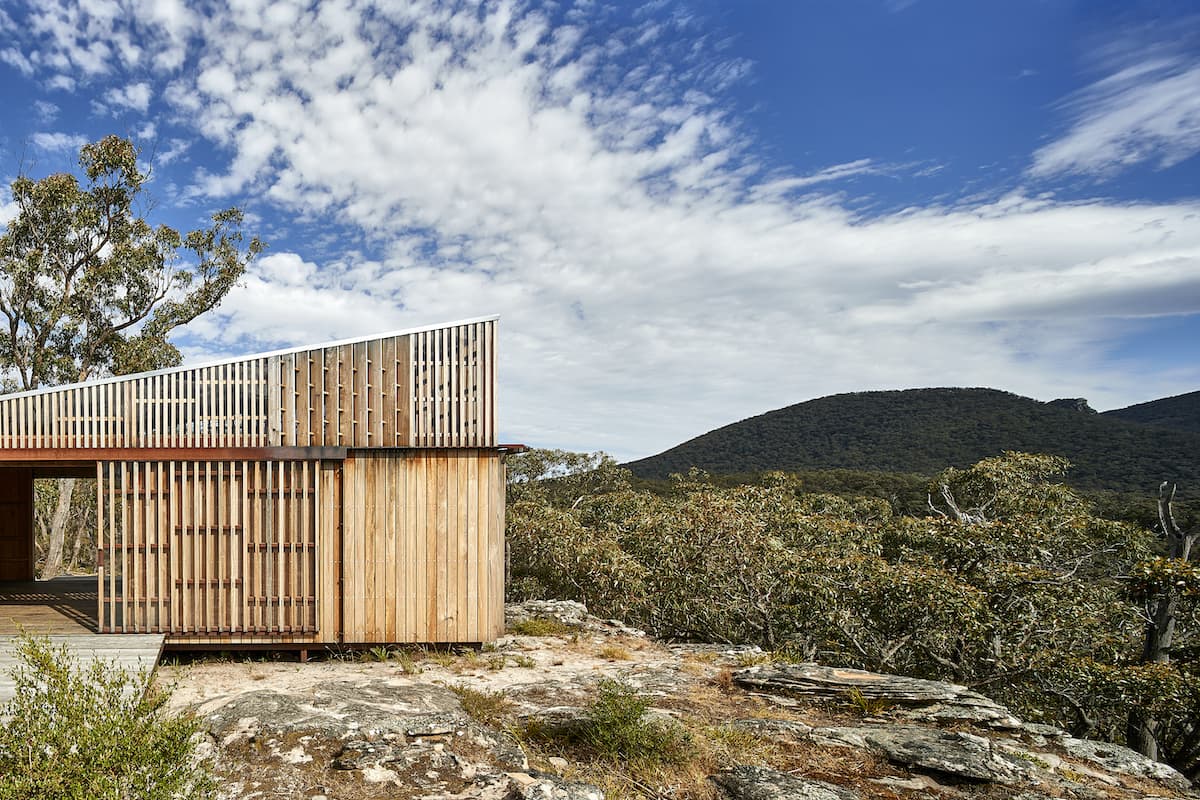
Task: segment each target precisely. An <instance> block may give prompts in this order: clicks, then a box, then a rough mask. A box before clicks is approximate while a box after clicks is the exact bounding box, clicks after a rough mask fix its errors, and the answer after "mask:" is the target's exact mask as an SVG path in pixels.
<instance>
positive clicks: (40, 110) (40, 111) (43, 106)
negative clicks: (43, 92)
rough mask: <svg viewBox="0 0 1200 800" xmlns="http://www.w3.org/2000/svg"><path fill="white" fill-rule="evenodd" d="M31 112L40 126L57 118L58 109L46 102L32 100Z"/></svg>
mask: <svg viewBox="0 0 1200 800" xmlns="http://www.w3.org/2000/svg"><path fill="white" fill-rule="evenodd" d="M33 112H34V113H35V114H36V115H37V118H38V121H39V122H41V123H42V124H46V123H50V122H53V121H54V120H55V119H56V118H57V117H58V112H59V108H58V106H56V105H55V104H54V103H51V102H48V101H46V100H34V101H33Z"/></svg>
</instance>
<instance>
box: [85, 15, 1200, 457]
mask: <svg viewBox="0 0 1200 800" xmlns="http://www.w3.org/2000/svg"><path fill="white" fill-rule="evenodd" d="M614 13H619V12H614V11H612V10H611V9H607V8H603V7H600V6H592V5H590V4H586V3H583V4H580V5H578V6H573V7H571V8H569V9H567V10H566V11H564V12H563V13H562V14H561V15H560V17H558V18H554V19H552V18H551V16H550V15H549V14H548V13H542V12H540V11H539V10H538V9H537V8H535V7H531V6H527V5H525V4H521V3H516V2H507V3H495V4H484V5H480V6H471V5H465V6H464V5H461V4H442V3H427V4H423V5H421V6H419V7H418V6H415V5H414V6H408V5H405V4H378V5H376V4H371V3H366V2H358V0H338V2H329V3H321V4H317V5H304V6H293V5H288V4H281V3H265V2H256V1H255V0H245V1H244V2H241V3H238V4H237V5H236V6H232V7H229V8H223V9H218V10H216V11H215V12H214V13H213V15H211V16H209V17H207V18H205V19H202V20H197V19H192V18H190V17H188V18H187V22H186V24H185V23H179V24H178V25H177V26H175V27H177V28H179V29H180V30H183V31H184V32H183V33H179V34H178V35H177V36H174V37H173V36H172V35H170V34H169V33H167V30H168V27H170V26H171V25H174V23H170V24H168V23H165V22H164V23H163V24H162V26H161V29H160V30H159V34H158V35H157V36H152V37H142V38H140V39H137V41H136V44H137V46H138V48H140V53H141V55H140V56H139V58H140V59H142V60H143V61H145V60H147V59H149V60H151V61H154V60H157V59H158V58H160V57H164V58H165V57H166V56H165V55H164V54H178V52H179V47H180V44H181V43H186V42H194V47H193V49H192V50H190V51H188V56H187V58H186V59H181V60H179V62H178V63H179V64H183V63H187V64H188V65H189V69H187V70H179V71H177V72H175V73H172V74H171V75H170V77H169V82H168V83H166V85H156V86H155V87H154V89H155V91H156V93H157V94H160V95H161V96H162V97H163V98H164V99H165V101H166V102H167V103H169V104H170V105H171V108H172V109H173V113H174V115H175V117H176V119H175V120H174V123H175V124H179V125H187V126H190V127H191V128H192V129H193V130H195V131H197V132H198V133H199V134H200V135H201V136H203V137H205V138H206V139H207V140H208V142H209V145H210V146H212V147H215V148H217V149H218V151H219V152H221V153H223V154H225V155H226V156H227V158H226V159H225V161H224V162H222V163H220V164H218V165H217V166H215V167H212V168H211V169H210V170H209V171H207V172H205V171H200V172H198V173H197V174H196V175H195V180H194V182H193V185H192V187H191V188H190V190H189V191H190V196H191V197H192V199H194V200H195V201H197V202H205V203H212V204H215V203H218V202H220V203H225V202H240V201H242V200H243V199H244V198H247V197H251V198H258V199H260V200H261V201H262V202H267V203H270V204H271V205H273V206H274V207H276V208H281V209H284V210H285V212H286V214H287V215H288V217H289V219H290V220H292V221H293V223H294V225H293V228H292V232H293V233H296V232H298V231H309V230H311V231H312V234H313V235H312V240H313V241H316V242H318V243H319V244H318V245H314V247H313V250H312V251H311V252H306V251H305V250H304V248H303V247H302V246H300V245H299V244H298V243H297V241H288V242H286V243H285V244H284V246H281V247H279V248H276V249H273V250H272V251H271V254H270V255H268V256H266V257H264V258H262V259H261V260H260V261H258V262H257V263H256V264H255V265H254V267H253V268H252V270H251V272H250V274H249V275H248V276H247V277H246V280H245V282H244V285H242V286H241V287H239V288H238V289H236V290H235V291H234V292H233V293H232V294H231V295H230V296H229V298H228V299H227V301H226V302H225V303H224V304H223V305H222V307H221V308H220V310H219V312H218V313H217V314H215V315H212V316H208V317H204V318H201V319H200V320H198V321H197V323H196V324H195V325H193V326H190V330H191V334H190V336H189V338H188V340H187V342H186V345H187V348H188V352H189V353H192V354H196V355H199V354H200V353H205V354H215V353H217V352H220V351H222V349H237V350H240V349H243V348H244V347H245V346H247V345H248V344H255V345H258V344H261V345H263V346H273V345H281V344H287V343H302V342H305V341H313V340H319V339H326V338H336V337H342V336H350V335H356V334H366V333H370V332H372V331H376V330H385V329H394V328H398V327H404V326H408V325H415V324H423V323H429V322H436V321H438V320H444V319H455V318H464V317H474V316H478V315H481V314H487V313H491V312H499V313H500V314H501V315H502V317H503V320H502V323H501V331H502V332H501V348H502V349H501V353H502V364H501V383H502V387H503V390H504V402H503V419H502V428H503V433H504V435H506V436H508V437H510V438H513V439H517V440H523V441H528V442H531V443H534V444H547V445H557V446H566V447H574V448H588V449H591V448H597V447H603V448H606V449H609V450H612V451H614V452H615V453H617V454H618V455H620V456H635V455H644V454H647V453H650V452H654V451H656V450H658V449H661V448H663V447H666V446H669V445H671V444H674V443H675V442H677V441H679V440H681V439H684V438H687V437H689V436H691V435H695V434H696V433H699V432H701V431H703V430H705V429H707V428H709V427H712V426H714V425H718V424H723V423H726V422H729V421H730V420H732V419H736V418H739V417H743V416H747V415H749V414H753V413H757V412H760V411H764V410H767V409H769V408H773V407H778V406H781V405H785V404H787V403H792V402H796V401H799V400H802V399H806V398H810V397H814V396H819V395H822V394H827V393H830V392H836V391H852V390H861V389H869V388H895V387H909V386H928V385H947V384H949V385H991V386H998V387H1002V388H1006V389H1010V390H1013V391H1018V392H1023V393H1027V394H1031V395H1034V396H1040V397H1053V396H1062V395H1070V396H1089V397H1090V398H1091V399H1092V401H1093V404H1095V405H1098V406H1100V407H1104V406H1105V405H1112V404H1117V403H1120V402H1125V401H1128V400H1133V399H1144V397H1145V394H1144V393H1147V392H1149V393H1153V389H1152V387H1153V386H1154V385H1155V384H1154V382H1155V381H1156V380H1162V378H1161V377H1159V376H1156V375H1154V374H1149V373H1147V374H1138V373H1137V368H1136V365H1135V366H1134V367H1133V368H1130V367H1129V366H1128V365H1121V367H1120V369H1118V368H1116V367H1113V366H1112V365H1111V364H1110V363H1109V362H1107V361H1106V360H1105V359H1104V358H1103V352H1102V350H1103V348H1104V347H1105V346H1106V345H1107V344H1108V343H1109V342H1111V341H1112V340H1113V339H1114V337H1116V336H1117V335H1118V334H1119V332H1120V330H1121V329H1122V326H1124V325H1128V324H1133V322H1132V321H1135V320H1137V319H1141V318H1144V317H1152V316H1157V315H1164V314H1178V313H1195V312H1197V311H1200V296H1198V295H1200V292H1198V288H1200V277H1196V276H1200V269H1197V267H1200V226H1197V225H1195V218H1196V215H1197V214H1200V205H1198V204H1196V203H1175V204H1158V205H1155V204H1138V203H1124V204H1121V203H1113V202H1107V201H1099V200H1097V201H1093V202H1081V203H1071V204H1067V203H1061V202H1056V201H1054V200H1053V199H1048V198H1044V197H1029V196H1025V195H1022V194H1015V195H1012V196H1007V197H1003V198H1000V199H991V200H987V201H973V202H970V203H963V204H941V205H929V206H925V207H917V208H910V209H906V210H903V211H898V212H893V213H887V214H883V215H875V216H864V215H863V214H861V213H860V212H857V211H855V210H853V204H852V203H850V202H847V201H846V200H845V199H843V197H842V196H841V195H840V194H838V193H837V192H839V191H845V187H846V186H847V183H846V181H847V180H848V179H853V178H856V177H860V176H863V175H866V174H873V173H878V172H880V171H888V172H889V174H890V172H891V171H892V170H894V169H896V168H895V167H893V166H888V165H881V164H878V163H876V162H875V161H873V160H871V159H870V158H868V157H867V155H866V154H864V157H863V158H861V159H857V160H854V161H850V162H847V163H843V164H836V165H831V166H829V167H827V168H825V169H821V170H817V171H814V172H808V173H806V174H793V175H786V174H780V173H779V172H778V171H777V170H767V169H765V168H764V167H763V165H761V164H759V163H757V162H756V160H755V158H754V156H753V152H754V148H753V141H752V140H751V139H750V138H749V137H748V135H747V134H746V133H745V132H744V131H742V130H741V129H740V127H739V125H738V122H737V120H736V119H735V118H733V117H732V115H731V114H730V112H729V110H728V108H727V107H726V106H725V105H724V104H723V102H722V100H721V89H722V87H723V86H726V85H727V83H728V81H729V80H735V79H737V75H738V74H739V73H740V71H742V70H744V65H739V64H736V63H730V64H727V65H725V66H724V67H722V65H721V64H720V63H712V58H713V55H712V53H711V52H710V51H708V50H706V49H705V48H703V47H697V48H693V50H694V53H693V56H692V58H693V60H692V61H686V60H684V61H681V60H680V59H679V58H677V57H672V58H666V57H661V56H663V53H661V52H660V51H658V50H657V49H656V48H660V47H668V46H670V44H669V43H670V42H672V41H679V40H680V38H681V37H679V36H676V37H667V36H664V35H663V34H662V32H661V31H662V27H661V26H664V25H687V24H688V22H687V20H686V19H682V18H680V17H678V16H677V15H671V14H658V15H655V14H654V13H652V12H644V13H639V14H634V15H631V16H629V17H627V18H623V19H620V20H614V19H613V18H611V17H606V16H605V15H608V14H614ZM185 16H186V15H185ZM114 24H115V23H114ZM172 29H175V28H172ZM682 39H683V40H684V41H688V39H687V37H686V36H684V37H682ZM693 41H694V40H693ZM672 55H673V56H674V55H677V54H672ZM128 58H130V56H128V55H123V54H122V53H121V52H119V51H118V50H117V49H112V50H111V51H110V52H109V53H108V55H107V59H108V62H107V63H108V64H109V68H110V69H117V68H118V67H120V65H121V64H123V63H124V62H125V61H126V60H127V59H128ZM718 60H719V59H718ZM72 63H74V62H72ZM193 63H194V65H195V69H194V70H193V69H191V68H190V65H191V64H193ZM681 64H682V66H680V65H681ZM75 69H76V70H77V72H78V73H79V74H83V75H86V74H87V71H88V67H87V66H85V65H84V64H83V63H79V64H77V65H76V66H75ZM1099 96H1100V95H1096V96H1095V97H1099ZM1096 107H1097V106H1096V104H1095V103H1092V105H1091V106H1089V108H1093V109H1094V108H1096ZM1079 114H1080V119H1081V120H1082V119H1084V117H1085V116H1086V114H1085V112H1083V111H1080V112H1079ZM168 152H169V151H168ZM1064 152H1065V151H1064ZM1156 157H1157V158H1163V157H1164V156H1163V155H1162V154H1161V153H1160V154H1159V155H1158V156H1156ZM1047 158H1048V157H1047ZM1046 163H1051V162H1049V161H1047V162H1046ZM1058 163H1068V162H1067V161H1061V160H1060V161H1059V162H1058ZM1071 163H1074V162H1071ZM1080 163H1082V162H1080ZM1184 373H1186V374H1187V375H1190V376H1191V377H1190V379H1191V380H1193V382H1194V381H1195V380H1197V379H1200V372H1198V371H1197V369H1196V368H1195V367H1185V368H1184ZM1181 374H1182V373H1181ZM1181 374H1176V375H1174V376H1172V377H1171V380H1172V381H1180V380H1182V378H1181ZM1135 385H1136V391H1137V393H1138V394H1137V395H1132V394H1131V392H1133V391H1134V389H1133V387H1134V386H1135ZM1177 386H1178V383H1175V384H1172V385H1171V388H1173V389H1176V390H1178V389H1177ZM1163 393H1164V394H1165V393H1169V392H1163Z"/></svg>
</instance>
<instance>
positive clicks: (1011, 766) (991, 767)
mask: <svg viewBox="0 0 1200 800" xmlns="http://www.w3.org/2000/svg"><path fill="white" fill-rule="evenodd" d="M811 739H812V741H814V742H818V743H821V744H830V745H841V746H843V747H858V748H863V749H869V750H875V751H877V752H879V753H881V754H883V755H884V756H886V757H887V759H888V760H889V761H891V762H893V763H896V764H901V765H903V766H906V767H911V768H916V769H922V770H930V771H933V772H939V773H944V774H946V775H953V776H955V777H958V778H965V779H967V780H971V781H980V782H989V783H1003V784H1013V783H1019V782H1022V781H1025V780H1027V778H1028V777H1029V772H1030V768H1029V766H1028V765H1025V764H1022V763H1018V760H1017V759H1016V758H1015V757H1014V758H1009V757H1006V755H1005V754H1004V753H1003V752H1001V751H999V750H997V749H996V748H994V747H993V746H992V742H991V740H990V739H988V738H986V737H984V736H975V735H974V734H970V733H964V732H962V731H947V730H940V729H937V728H926V727H923V726H919V725H872V726H863V727H859V728H815V729H814V730H813V732H812V735H811Z"/></svg>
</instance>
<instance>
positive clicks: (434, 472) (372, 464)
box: [342, 449, 504, 644]
mask: <svg viewBox="0 0 1200 800" xmlns="http://www.w3.org/2000/svg"><path fill="white" fill-rule="evenodd" d="M503 470H504V467H503V464H502V461H501V457H500V455H499V454H498V453H496V452H495V451H490V450H479V449H455V450H420V451H354V452H352V453H351V454H350V456H349V457H348V458H347V459H346V461H345V462H344V466H343V485H344V491H345V492H346V502H345V517H344V520H343V529H342V538H343V557H344V559H345V563H346V569H345V571H344V574H343V582H344V587H343V596H344V599H343V608H344V610H343V613H344V622H343V626H344V640H345V641H346V642H347V643H352V644H366V643H378V642H482V641H489V640H491V639H494V638H496V637H497V636H499V635H500V634H502V633H503V630H504V596H503V591H504V562H503V552H504V525H503V522H504V518H503V515H504V473H503Z"/></svg>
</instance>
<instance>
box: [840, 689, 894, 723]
mask: <svg viewBox="0 0 1200 800" xmlns="http://www.w3.org/2000/svg"><path fill="white" fill-rule="evenodd" d="M846 700H847V701H848V702H849V703H850V706H851V707H852V708H854V709H856V710H857V711H858V713H860V714H862V715H863V716H865V717H869V716H874V715H876V714H881V713H883V712H884V711H887V710H888V709H889V708H891V707H892V705H893V703H892V701H891V700H888V699H887V698H886V697H867V696H866V695H865V694H863V693H862V689H851V690H850V691H848V692H846Z"/></svg>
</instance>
